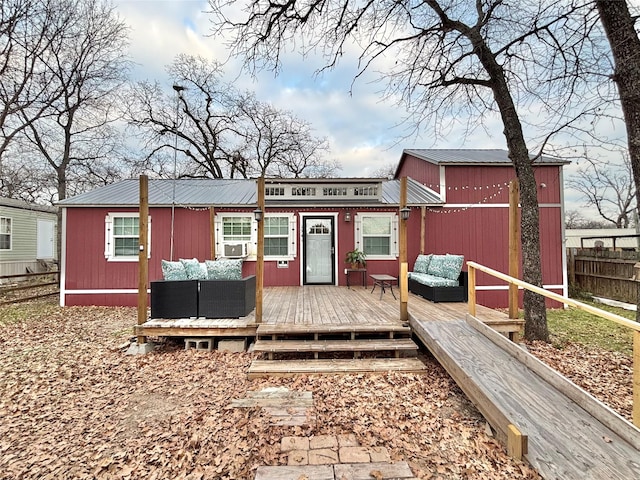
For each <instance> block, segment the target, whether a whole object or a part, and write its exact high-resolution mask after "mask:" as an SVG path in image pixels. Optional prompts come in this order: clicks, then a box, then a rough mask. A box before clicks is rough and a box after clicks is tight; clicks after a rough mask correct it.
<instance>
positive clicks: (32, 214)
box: [0, 197, 58, 275]
mask: <svg viewBox="0 0 640 480" xmlns="http://www.w3.org/2000/svg"><path fill="white" fill-rule="evenodd" d="M56 212H57V209H56V208H55V207H47V206H43V205H35V204H29V203H26V202H22V201H20V200H14V199H11V198H3V197H0V275H12V274H16V273H26V272H28V271H33V272H39V271H45V265H46V263H47V262H55V261H57V260H58V254H57V252H56V223H57V215H56Z"/></svg>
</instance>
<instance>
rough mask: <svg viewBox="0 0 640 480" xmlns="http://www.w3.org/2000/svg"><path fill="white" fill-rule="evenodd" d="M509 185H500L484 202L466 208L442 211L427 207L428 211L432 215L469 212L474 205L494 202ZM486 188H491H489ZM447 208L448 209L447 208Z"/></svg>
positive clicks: (471, 204)
mask: <svg viewBox="0 0 640 480" xmlns="http://www.w3.org/2000/svg"><path fill="white" fill-rule="evenodd" d="M508 185H509V184H508V183H506V184H503V185H499V186H498V190H496V191H495V192H494V193H492V194H491V195H488V196H486V197H484V198H483V199H482V200H480V201H479V202H477V203H470V204H469V205H467V206H466V207H461V208H453V209H447V210H442V209H438V210H436V209H434V208H429V207H427V209H426V210H427V211H429V212H431V213H437V214H439V215H447V214H449V213H460V212H464V211H466V210H469V209H470V208H471V207H473V206H474V205H481V204H483V203H486V202H488V201H489V200H493V199H494V198H496V197H497V196H498V195H500V193H502V190H504V188H505V187H506V186H508ZM485 188H489V187H488V186H487V187H485ZM445 208H446V207H445Z"/></svg>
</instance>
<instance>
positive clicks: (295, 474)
mask: <svg viewBox="0 0 640 480" xmlns="http://www.w3.org/2000/svg"><path fill="white" fill-rule="evenodd" d="M303 476H306V478H307V479H308V480H334V476H333V466H331V465H307V466H290V467H268V466H266V467H265V466H262V467H258V469H257V470H256V476H255V480H300V478H304V477H303ZM368 480H370V479H368Z"/></svg>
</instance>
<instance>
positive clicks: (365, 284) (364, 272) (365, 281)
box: [344, 268, 367, 288]
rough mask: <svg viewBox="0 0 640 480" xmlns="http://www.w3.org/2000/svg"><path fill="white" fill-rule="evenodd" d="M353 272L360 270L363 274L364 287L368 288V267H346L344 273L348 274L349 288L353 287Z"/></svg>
mask: <svg viewBox="0 0 640 480" xmlns="http://www.w3.org/2000/svg"><path fill="white" fill-rule="evenodd" d="M352 272H359V273H360V274H361V275H362V287H363V288H367V269H366V268H345V269H344V274H345V275H346V276H347V288H351V284H350V283H349V276H350V274H351V273H352Z"/></svg>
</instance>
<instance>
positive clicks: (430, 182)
mask: <svg viewBox="0 0 640 480" xmlns="http://www.w3.org/2000/svg"><path fill="white" fill-rule="evenodd" d="M401 177H411V178H413V179H414V180H417V181H419V182H420V183H422V184H423V185H426V186H427V187H429V188H430V189H431V190H433V191H435V192H438V193H440V167H439V166H438V165H435V164H433V163H430V162H425V161H424V160H421V159H419V158H416V157H414V156H412V155H406V154H405V156H404V161H403V162H402V166H401V168H400V171H399V172H398V175H397V178H401Z"/></svg>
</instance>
